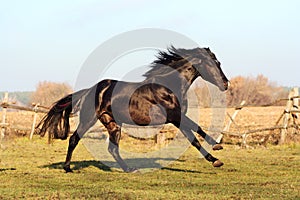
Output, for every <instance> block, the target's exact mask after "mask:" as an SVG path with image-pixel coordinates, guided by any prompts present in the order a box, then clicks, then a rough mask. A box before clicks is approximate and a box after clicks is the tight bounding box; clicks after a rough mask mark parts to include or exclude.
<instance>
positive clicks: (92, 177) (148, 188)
mask: <svg viewBox="0 0 300 200" xmlns="http://www.w3.org/2000/svg"><path fill="white" fill-rule="evenodd" d="M46 143H47V141H46V139H39V138H34V140H33V141H29V140H28V139H26V138H20V139H16V140H14V141H6V142H5V144H4V146H6V148H5V149H4V150H0V199H20V198H26V199H273V200H274V199H300V145H287V146H283V147H279V146H269V147H268V148H257V149H250V150H249V149H239V148H238V147H236V146H225V149H224V150H222V151H220V152H214V155H216V156H217V157H218V158H220V159H221V160H222V161H223V162H224V163H225V165H224V166H223V167H222V168H219V169H215V168H213V167H212V166H211V164H210V163H208V162H206V161H205V160H204V159H199V154H198V152H197V151H196V150H194V149H193V148H190V149H189V150H188V151H187V152H186V153H185V154H184V155H183V156H182V157H180V159H178V160H177V161H175V162H174V163H173V164H172V165H170V166H168V167H166V168H163V169H161V170H155V171H153V172H149V173H140V174H139V173H136V174H128V173H123V172H120V171H118V170H116V169H110V168H108V167H106V166H104V165H102V164H101V163H100V162H98V161H95V159H94V158H93V157H92V156H91V155H90V154H89V153H88V151H87V150H86V149H85V147H84V146H83V145H82V144H80V145H79V146H78V148H77V149H76V150H75V152H74V157H73V161H74V163H73V165H72V167H73V168H74V173H72V174H66V173H64V171H63V170H62V164H63V161H64V159H65V152H66V148H67V141H55V142H54V143H53V144H52V145H47V144H46Z"/></svg>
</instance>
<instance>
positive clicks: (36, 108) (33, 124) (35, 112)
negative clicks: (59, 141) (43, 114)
mask: <svg viewBox="0 0 300 200" xmlns="http://www.w3.org/2000/svg"><path fill="white" fill-rule="evenodd" d="M39 105H40V104H36V105H35V106H34V108H33V110H34V115H33V122H32V127H31V132H30V137H29V138H30V140H32V137H33V133H34V131H35V124H36V118H37V114H38V112H37V111H38V109H39Z"/></svg>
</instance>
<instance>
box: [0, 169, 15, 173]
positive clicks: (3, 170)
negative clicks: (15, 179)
mask: <svg viewBox="0 0 300 200" xmlns="http://www.w3.org/2000/svg"><path fill="white" fill-rule="evenodd" d="M14 170H17V169H16V168H4V169H2V168H0V172H5V171H14Z"/></svg>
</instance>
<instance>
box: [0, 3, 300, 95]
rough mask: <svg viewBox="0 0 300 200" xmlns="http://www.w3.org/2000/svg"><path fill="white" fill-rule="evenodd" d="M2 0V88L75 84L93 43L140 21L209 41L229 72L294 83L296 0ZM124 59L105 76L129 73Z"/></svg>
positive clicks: (298, 31)
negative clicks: (60, 83) (47, 83)
mask: <svg viewBox="0 0 300 200" xmlns="http://www.w3.org/2000/svg"><path fill="white" fill-rule="evenodd" d="M0 2H1V4H0V66H1V76H0V91H33V90H35V88H36V86H37V84H38V83H39V82H40V81H44V80H47V81H54V82H65V83H69V84H70V85H71V86H73V85H74V84H75V83H76V80H77V77H78V74H79V73H80V71H81V68H82V66H83V65H84V63H85V61H86V60H87V59H88V57H89V56H90V55H91V53H92V52H93V51H94V50H95V49H96V48H97V47H99V46H100V45H101V44H103V43H105V42H106V41H108V40H109V39H111V38H113V37H114V36H116V35H119V34H122V33H125V32H128V31H132V30H136V29H142V28H156V29H166V30H171V31H174V32H177V33H180V34H182V35H185V36H186V37H188V38H191V39H192V40H193V41H195V42H197V44H199V46H200V47H210V49H211V50H212V51H213V52H214V53H215V54H216V55H217V57H218V60H219V61H220V62H221V63H222V68H223V70H224V72H225V74H226V75H227V77H229V78H232V77H234V76H238V75H242V76H257V75H259V74H262V75H264V76H266V77H268V78H269V79H270V80H271V81H272V82H276V83H277V84H278V85H280V86H289V87H292V86H300V78H298V77H299V75H300V73H299V72H300V70H299V61H298V59H299V52H300V39H299V36H300V12H299V7H300V1H298V0H286V1H279V0H272V1H271V0H264V1H261V0H252V1H238V0H236V1H234V0H227V1H221V0H219V1H217V0H212V1H202V0H199V1H198V0H194V1H189V0H185V1H181V0H180V1H176V0H174V1H163V0H160V1H158V0H151V1H150V0H122V1H121V0H110V1H109V0H63V1H58V0H52V1H38V0H36V1H34V0H27V1H21V0H10V1H4V0H0ZM166 43H169V44H172V41H166ZM120 45H122V44H120ZM180 48H185V47H184V46H182V47H180ZM154 54H155V51H147V53H146V54H144V56H132V55H131V56H130V55H129V56H128V58H127V61H126V62H124V63H126V65H127V64H128V65H130V60H131V59H133V60H132V63H134V64H132V65H137V63H139V62H137V61H135V60H134V59H135V57H138V59H139V60H142V58H143V64H147V63H149V62H151V61H153V59H155V57H154ZM133 55H134V54H133ZM145 55H147V56H145ZM125 60H126V59H125ZM124 63H123V65H115V68H111V69H110V71H111V74H109V75H108V76H112V78H119V77H118V75H119V76H120V74H126V73H128V72H129V71H130V66H124ZM116 66H117V67H116ZM122 66H123V67H122ZM141 71H142V70H141ZM141 73H142V72H141ZM115 75H116V77H113V76H115ZM99 81H100V80H99Z"/></svg>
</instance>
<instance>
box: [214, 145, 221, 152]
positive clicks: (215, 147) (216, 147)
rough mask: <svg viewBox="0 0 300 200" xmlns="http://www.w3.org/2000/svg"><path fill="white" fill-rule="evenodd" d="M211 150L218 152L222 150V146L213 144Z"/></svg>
mask: <svg viewBox="0 0 300 200" xmlns="http://www.w3.org/2000/svg"><path fill="white" fill-rule="evenodd" d="M212 149H213V150H214V151H218V150H222V149H223V147H222V145H220V144H215V145H214V146H213V148H212Z"/></svg>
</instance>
